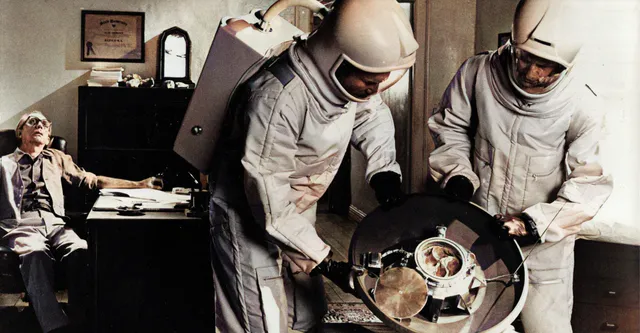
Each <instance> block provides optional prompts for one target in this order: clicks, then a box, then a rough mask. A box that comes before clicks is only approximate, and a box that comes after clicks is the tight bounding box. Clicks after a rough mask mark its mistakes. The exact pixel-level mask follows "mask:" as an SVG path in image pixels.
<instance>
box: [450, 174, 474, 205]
mask: <svg viewBox="0 0 640 333" xmlns="http://www.w3.org/2000/svg"><path fill="white" fill-rule="evenodd" d="M444 193H445V194H446V195H448V196H450V197H453V198H456V199H460V200H462V201H471V197H472V196H473V184H471V181H470V180H469V179H467V177H465V176H461V175H457V176H453V177H451V179H449V180H448V181H447V185H446V186H445V187H444Z"/></svg>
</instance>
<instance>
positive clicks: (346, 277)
mask: <svg viewBox="0 0 640 333" xmlns="http://www.w3.org/2000/svg"><path fill="white" fill-rule="evenodd" d="M352 271H353V266H352V265H351V264H349V263H347V262H343V261H335V260H332V259H329V258H325V259H324V260H323V261H322V262H321V263H320V264H319V265H318V266H316V267H315V268H314V269H313V270H311V274H310V275H311V276H315V275H318V274H322V275H324V276H325V277H326V278H328V279H329V280H331V282H333V283H335V284H336V286H338V287H340V289H342V291H344V292H345V293H347V294H351V295H353V296H357V295H356V290H355V289H354V288H353V276H352V274H351V272H352Z"/></svg>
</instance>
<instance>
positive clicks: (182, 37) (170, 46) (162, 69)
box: [157, 27, 194, 88]
mask: <svg viewBox="0 0 640 333" xmlns="http://www.w3.org/2000/svg"><path fill="white" fill-rule="evenodd" d="M190 63H191V39H189V34H188V33H187V32H186V31H184V30H182V29H180V28H178V27H173V28H169V29H167V30H165V31H163V32H162V34H161V35H160V38H159V39H158V68H157V78H158V84H159V85H161V86H164V82H165V81H169V80H171V81H173V82H176V83H177V82H181V83H184V84H187V85H188V86H189V87H190V88H192V87H193V86H194V83H193V82H192V81H191V69H190V65H191V64H190Z"/></svg>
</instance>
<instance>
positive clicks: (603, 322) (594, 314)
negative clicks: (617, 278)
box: [571, 303, 640, 333]
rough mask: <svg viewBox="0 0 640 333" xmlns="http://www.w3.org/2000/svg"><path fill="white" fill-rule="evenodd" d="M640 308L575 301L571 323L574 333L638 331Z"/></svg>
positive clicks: (628, 332) (635, 332) (639, 328)
mask: <svg viewBox="0 0 640 333" xmlns="http://www.w3.org/2000/svg"><path fill="white" fill-rule="evenodd" d="M639 322H640V310H638V309H631V308H623V307H614V306H600V305H593V304H584V303H575V304H574V306H573V316H572V318H571V324H572V326H573V331H574V332H576V333H587V332H588V333H591V332H594V333H595V332H617V333H638V331H639V330H640V324H639Z"/></svg>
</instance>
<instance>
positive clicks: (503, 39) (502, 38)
mask: <svg viewBox="0 0 640 333" xmlns="http://www.w3.org/2000/svg"><path fill="white" fill-rule="evenodd" d="M509 39H511V32H501V33H499V34H498V47H500V46H502V45H504V44H507V42H508V41H509Z"/></svg>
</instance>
